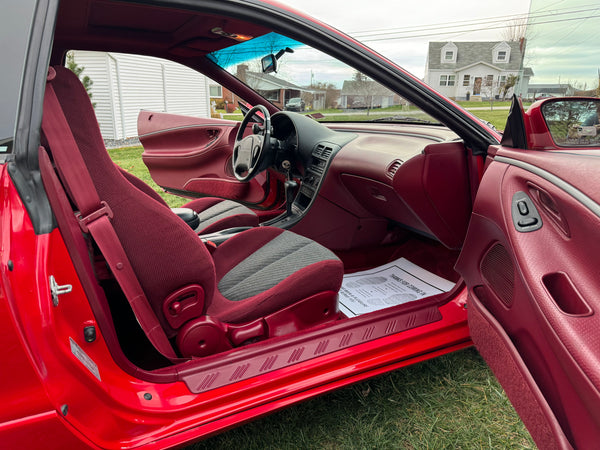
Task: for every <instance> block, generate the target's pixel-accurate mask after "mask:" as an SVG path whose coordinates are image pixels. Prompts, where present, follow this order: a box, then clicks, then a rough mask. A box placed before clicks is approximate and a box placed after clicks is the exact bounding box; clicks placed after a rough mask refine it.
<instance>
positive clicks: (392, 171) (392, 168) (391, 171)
mask: <svg viewBox="0 0 600 450" xmlns="http://www.w3.org/2000/svg"><path fill="white" fill-rule="evenodd" d="M401 165H402V161H400V160H399V159H397V160H395V161H392V163H391V164H390V165H389V166H388V168H387V170H386V174H387V176H388V177H390V178H394V175H396V172H397V171H398V169H399V168H400V166H401Z"/></svg>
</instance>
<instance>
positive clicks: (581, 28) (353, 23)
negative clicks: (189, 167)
mask: <svg viewBox="0 0 600 450" xmlns="http://www.w3.org/2000/svg"><path fill="white" fill-rule="evenodd" d="M279 1H280V2H281V3H284V4H286V5H289V6H291V7H293V8H295V9H298V10H300V11H303V12H305V13H307V14H309V15H311V16H313V17H316V18H317V19H320V20H322V21H323V22H325V23H328V24H329V25H332V26H334V27H336V28H338V29H340V30H342V31H344V32H346V33H348V34H350V35H351V36H353V37H356V38H357V39H358V40H360V41H362V42H364V43H365V44H367V45H368V46H369V47H371V48H373V49H374V50H376V51H378V52H380V53H381V54H383V55H384V56H387V57H388V58H390V59H392V60H393V61H394V62H396V63H397V64H399V65H400V66H402V67H404V68H405V69H407V70H408V71H409V72H411V73H413V74H414V75H416V76H418V77H420V78H422V77H423V75H424V70H425V60H426V57H427V48H428V42H429V41H448V40H453V41H471V40H473V41H474V40H490V41H492V40H503V39H504V37H503V36H504V33H505V29H506V28H504V27H505V26H507V25H510V24H511V23H514V21H513V19H514V18H515V17H516V16H520V15H521V16H522V15H525V14H527V13H529V12H530V8H531V13H532V14H533V17H534V18H535V20H534V21H535V22H537V23H538V25H536V26H534V27H529V30H528V34H527V39H528V54H527V57H526V59H525V64H526V65H529V66H531V67H532V68H533V71H534V73H535V76H534V78H533V79H532V82H533V83H557V82H559V80H560V82H567V81H570V82H576V83H578V84H580V85H583V84H586V85H587V86H588V87H591V85H592V84H594V85H595V83H597V80H598V73H597V67H598V66H600V51H599V50H598V41H599V40H600V22H599V20H600V19H599V18H600V5H599V4H598V2H597V0H596V1H592V0H554V1H553V0H525V1H523V0H501V1H486V0H461V1H460V2H450V1H448V0H425V1H415V0H413V1H407V0H404V1H401V0H360V1H357V0H279ZM570 11H573V14H570V13H569V12H570ZM399 28H401V29H402V30H400V31H401V32H402V34H381V33H382V32H388V33H389V32H390V31H391V30H393V29H395V30H396V31H398V29H399ZM377 33H379V34H377ZM407 35H411V36H415V37H413V38H411V39H407V38H405V36H407ZM400 36H403V37H402V38H399V37H400ZM580 56H582V57H581V58H579V59H578V60H577V61H575V60H574V59H573V58H578V57H580Z"/></svg>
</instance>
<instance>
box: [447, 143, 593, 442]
mask: <svg viewBox="0 0 600 450" xmlns="http://www.w3.org/2000/svg"><path fill="white" fill-rule="evenodd" d="M599 156H600V152H598V151H593V150H592V151H586V152H567V151H562V152H551V151H546V152H540V151H523V150H513V149H505V148H503V149H500V150H499V151H498V152H497V154H496V156H495V158H494V161H493V162H491V164H490V165H489V167H488V168H487V170H486V172H485V174H484V177H483V180H482V183H481V186H480V188H479V192H478V194H477V198H476V201H475V205H474V212H473V215H472V218H471V222H470V225H469V231H468V233H467V238H466V241H465V246H464V248H463V251H462V254H461V257H460V259H459V262H458V263H457V270H458V271H459V272H460V273H461V274H462V276H463V277H464V279H465V281H466V282H467V285H468V288H469V294H470V297H469V305H468V306H469V326H470V329H471V335H472V338H473V341H474V342H475V343H476V345H477V347H478V348H479V350H480V352H481V354H482V356H483V357H484V358H485V359H486V361H488V363H489V365H490V366H491V368H492V369H493V370H494V373H495V374H496V376H497V377H498V379H499V380H500V382H501V383H502V385H503V386H504V387H505V389H506V392H507V394H508V395H509V397H510V399H511V401H512V402H513V404H514V406H515V408H516V409H517V411H518V412H519V414H520V415H521V417H522V419H523V421H524V422H525V424H526V425H527V427H528V429H529V430H530V432H531V434H532V436H533V438H534V439H535V441H536V443H537V444H538V445H539V446H540V447H541V448H556V447H559V448H568V447H570V446H573V447H576V448H592V447H596V446H597V445H598V442H600V393H599V388H600V206H599V204H600V184H599V181H598V173H600V159H599Z"/></svg>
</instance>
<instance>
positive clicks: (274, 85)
mask: <svg viewBox="0 0 600 450" xmlns="http://www.w3.org/2000/svg"><path fill="white" fill-rule="evenodd" d="M249 78H253V81H250V80H249ZM246 82H247V83H248V85H251V86H254V87H255V86H257V85H259V86H260V88H261V89H296V90H301V91H303V90H305V89H304V88H302V87H300V86H296V85H295V84H293V83H290V82H289V81H285V80H282V79H281V78H277V77H275V76H273V75H269V74H266V73H260V72H250V71H247V72H246Z"/></svg>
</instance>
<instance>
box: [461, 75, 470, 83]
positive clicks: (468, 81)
mask: <svg viewBox="0 0 600 450" xmlns="http://www.w3.org/2000/svg"><path fill="white" fill-rule="evenodd" d="M469 84H471V75H463V86H468V85H469Z"/></svg>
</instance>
